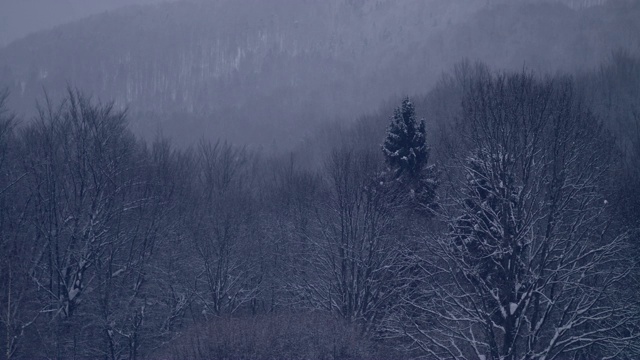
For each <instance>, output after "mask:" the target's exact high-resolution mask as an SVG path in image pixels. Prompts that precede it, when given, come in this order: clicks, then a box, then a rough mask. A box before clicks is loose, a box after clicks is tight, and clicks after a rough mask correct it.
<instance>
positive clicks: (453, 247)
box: [0, 53, 640, 359]
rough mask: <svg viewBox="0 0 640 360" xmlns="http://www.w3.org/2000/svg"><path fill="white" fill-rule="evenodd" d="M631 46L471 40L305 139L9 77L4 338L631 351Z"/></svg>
mask: <svg viewBox="0 0 640 360" xmlns="http://www.w3.org/2000/svg"><path fill="white" fill-rule="evenodd" d="M639 69H640V60H639V59H637V58H634V57H633V56H631V55H629V54H626V53H618V54H616V55H614V56H613V57H612V59H611V60H610V61H609V62H608V63H606V64H604V65H603V66H602V67H601V68H600V69H599V70H597V71H593V72H589V73H583V74H577V75H575V76H560V75H558V76H553V77H551V76H539V75H536V74H532V73H529V72H527V71H523V72H517V73H510V72H506V73H505V72H494V71H490V70H488V69H487V67H485V66H483V65H481V64H475V65H474V64H470V63H468V62H464V63H461V64H459V65H458V66H456V68H455V69H454V71H453V72H452V73H451V74H449V75H443V77H442V80H441V81H440V82H439V83H438V85H437V86H436V87H435V88H434V89H433V90H432V91H431V92H430V93H429V94H428V95H427V96H426V97H423V98H417V99H413V100H412V99H409V98H405V99H403V100H402V102H401V104H400V106H398V107H397V108H396V109H395V110H394V111H392V112H391V114H392V115H391V117H390V118H388V117H387V116H382V117H375V118H369V119H363V120H360V121H359V122H357V123H355V124H354V125H353V126H351V127H350V128H349V129H346V130H344V129H343V130H336V131H335V132H329V134H330V135H327V138H331V142H327V141H323V146H325V149H326V150H323V151H318V152H317V153H316V154H315V155H313V156H311V155H310V154H309V153H310V152H312V151H311V149H308V148H307V149H299V150H296V151H293V152H291V153H290V154H287V155H277V156H267V155H265V154H264V153H261V152H259V151H256V150H251V149H248V148H242V147H237V146H233V145H231V144H228V143H225V142H209V141H205V140H202V141H200V142H199V143H197V144H194V145H193V146H191V147H189V148H186V149H180V148H175V147H172V145H171V142H170V141H169V140H168V139H163V138H158V139H157V140H155V141H153V142H150V143H147V142H145V141H143V140H140V139H138V138H136V137H135V136H134V135H133V134H132V133H131V131H130V130H129V129H128V128H127V116H126V113H124V112H122V111H118V110H116V109H114V107H113V106H112V105H111V104H109V103H106V104H105V103H99V102H96V101H94V100H92V99H90V98H88V97H86V96H84V95H83V94H82V93H81V92H80V91H78V90H75V89H70V90H69V91H68V94H67V96H66V98H65V99H64V101H62V102H59V103H51V102H48V101H45V102H44V103H43V104H41V105H40V106H39V107H38V114H39V115H38V116H37V117H36V118H35V119H33V120H32V121H24V122H19V121H18V120H17V119H16V117H15V116H13V115H12V113H11V112H10V111H9V109H7V107H6V106H5V100H6V98H7V96H9V94H8V93H3V95H2V96H0V253H1V254H2V257H1V259H0V322H1V325H2V326H1V328H0V337H1V339H2V341H1V343H0V349H1V350H2V355H1V357H2V358H5V359H23V358H26V359H31V358H56V359H63V358H64V359H66V358H105V359H136V358H158V357H161V358H179V359H183V358H184V359H186V358H188V359H210V358H269V359H275V358H300V359H302V358H321V359H329V358H333V359H338V358H341V359H346V358H380V359H383V358H412V357H416V358H418V357H424V358H443V359H463V358H464V359H473V358H476V359H564V358H577V359H589V358H620V359H633V358H637V357H638V356H640V327H639V324H640V322H639V320H640V306H639V305H640V302H639V301H640V287H639V285H640V284H638V279H639V278H640V277H639V276H638V275H640V274H638V255H640V254H639V250H640V247H639V245H638V240H637V239H638V229H639V222H638V211H637V209H638V208H637V206H638V205H637V204H640V192H638V191H637V189H638V187H639V186H640V173H639V172H638V166H637V165H638V161H639V160H638V159H640V146H639V144H640V131H638V126H639V125H638V124H639V123H638V121H639V120H640V117H639V116H638V114H640V108H639V106H640V103H638V99H640V97H638V96H637V95H639V94H640V71H638V70H639ZM421 108H424V109H425V113H426V114H427V115H428V119H427V121H425V120H420V119H419V118H418V114H417V112H418V109H421ZM384 126H386V127H387V128H386V133H385V130H384ZM371 128H374V129H375V131H373V130H371ZM309 144H314V143H313V142H310V143H309ZM305 150H306V152H307V153H305ZM309 159H319V160H317V161H316V162H317V163H316V164H310V163H309V161H310V160H309ZM436 163H437V166H436V165H435V164H436Z"/></svg>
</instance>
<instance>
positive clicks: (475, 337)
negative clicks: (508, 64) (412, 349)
mask: <svg viewBox="0 0 640 360" xmlns="http://www.w3.org/2000/svg"><path fill="white" fill-rule="evenodd" d="M466 90H467V91H466V94H465V97H464V102H463V109H462V110H463V112H462V121H461V124H460V128H459V134H461V135H462V136H463V137H464V138H463V140H464V141H463V143H464V146H461V149H460V153H459V154H458V156H456V157H455V159H454V165H453V166H452V170H451V171H454V172H457V173H458V175H459V177H458V178H459V180H458V181H455V182H454V183H452V187H451V188H450V189H449V201H448V203H447V204H446V205H445V206H443V214H442V216H443V218H444V220H445V221H446V222H447V223H448V224H449V229H450V230H449V232H448V233H447V234H444V235H441V236H436V237H433V238H430V239H429V241H428V244H427V245H426V246H427V249H428V253H429V255H428V256H426V257H425V260H424V262H423V263H422V269H423V273H422V278H421V280H422V289H423V290H424V291H423V293H422V296H421V297H419V298H413V299H409V300H410V301H407V311H408V312H410V313H411V315H415V314H420V315H419V316H417V317H416V316H413V317H406V318H404V321H405V322H404V323H403V324H402V326H400V327H399V329H398V331H402V332H403V333H404V334H406V335H407V336H408V337H409V338H411V339H412V340H413V344H414V345H415V346H416V347H418V348H420V349H421V350H422V351H424V353H426V354H429V356H435V357H438V358H470V357H471V358H473V357H475V358H480V359H554V358H566V357H567V356H571V357H578V358H582V357H593V356H594V355H595V354H597V356H598V357H603V358H609V357H616V356H619V355H620V354H630V353H631V354H633V353H636V354H637V351H638V349H637V348H632V347H633V346H634V344H635V340H636V339H637V337H638V333H637V327H636V326H635V321H637V309H635V308H633V307H632V306H630V303H628V302H627V301H628V300H631V299H627V298H626V297H625V293H624V292H621V291H618V290H620V289H621V288H622V287H624V286H625V283H626V281H628V279H629V274H630V271H631V268H632V261H630V260H631V259H629V258H628V257H625V255H624V251H625V241H624V239H625V235H624V234H621V233H620V232H617V231H616V230H615V229H613V228H612V226H610V225H611V218H610V214H609V206H608V200H607V199H606V198H605V197H604V195H603V194H604V192H603V186H604V185H605V184H606V182H607V177H608V176H610V173H609V172H608V170H609V166H610V165H611V163H612V162H613V160H614V159H613V157H612V156H611V155H612V154H613V153H612V150H611V148H612V146H613V143H612V141H610V139H609V138H608V135H607V134H606V133H605V132H604V131H602V129H601V127H600V125H599V124H598V122H597V121H596V119H595V118H594V117H593V116H592V115H591V113H590V112H589V111H588V110H586V109H585V108H584V106H582V104H581V103H580V100H579V99H578V98H577V97H576V96H575V94H574V90H573V86H572V81H571V79H548V80H538V79H537V78H535V77H533V76H531V75H527V74H514V75H488V74H487V75H485V76H479V77H477V78H476V79H475V80H474V81H472V82H470V84H469V86H468V88H467V89H466ZM634 351H635V352H634Z"/></svg>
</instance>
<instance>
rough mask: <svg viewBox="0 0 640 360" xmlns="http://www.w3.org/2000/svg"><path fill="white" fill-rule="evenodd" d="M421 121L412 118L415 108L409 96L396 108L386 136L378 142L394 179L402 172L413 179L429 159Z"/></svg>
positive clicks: (414, 116)
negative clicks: (380, 142) (381, 141)
mask: <svg viewBox="0 0 640 360" xmlns="http://www.w3.org/2000/svg"><path fill="white" fill-rule="evenodd" d="M425 133H426V131H425V126H424V120H420V121H418V120H417V119H416V113H415V108H414V106H413V104H412V103H411V101H410V100H409V98H408V97H407V98H405V99H404V100H403V101H402V106H401V107H399V108H396V109H395V111H394V113H393V117H392V118H391V124H390V125H389V129H388V131H387V138H386V139H385V141H384V144H383V145H382V151H383V153H384V155H385V158H386V161H387V164H388V165H389V167H390V168H391V170H393V172H394V176H395V178H396V179H398V178H399V177H401V176H403V175H404V174H406V175H408V176H410V177H413V178H417V177H418V176H420V173H421V171H422V170H423V168H424V167H425V166H426V164H427V160H429V150H430V149H429V148H428V147H427V144H426V140H425Z"/></svg>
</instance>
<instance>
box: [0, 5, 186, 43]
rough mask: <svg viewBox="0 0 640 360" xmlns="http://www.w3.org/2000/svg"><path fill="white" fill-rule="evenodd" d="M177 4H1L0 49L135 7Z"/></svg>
mask: <svg viewBox="0 0 640 360" xmlns="http://www.w3.org/2000/svg"><path fill="white" fill-rule="evenodd" d="M167 1H176V0H0V47H2V46H5V45H7V44H8V43H10V42H11V41H13V40H16V39H18V38H21V37H23V36H25V35H27V34H29V33H32V32H34V31H38V30H44V29H47V28H51V27H53V26H56V25H60V24H64V23H67V22H70V21H73V20H77V19H80V18H82V17H85V16H88V15H91V14H96V13H100V12H103V11H107V10H113V9H117V8H119V7H122V6H127V5H135V4H149V3H160V2H167Z"/></svg>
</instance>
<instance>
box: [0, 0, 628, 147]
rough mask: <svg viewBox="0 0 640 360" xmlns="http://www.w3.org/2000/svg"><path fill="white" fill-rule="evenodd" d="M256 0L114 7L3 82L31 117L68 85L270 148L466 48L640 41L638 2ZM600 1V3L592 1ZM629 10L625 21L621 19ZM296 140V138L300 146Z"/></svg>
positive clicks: (192, 129)
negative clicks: (42, 102) (44, 99)
mask: <svg viewBox="0 0 640 360" xmlns="http://www.w3.org/2000/svg"><path fill="white" fill-rule="evenodd" d="M571 4H573V5H574V6H568V5H567V4H563V3H537V2H517V3H512V2H505V3H500V2H495V1H492V2H489V3H488V4H485V3H483V2H479V1H471V0H460V1H455V2H451V1H444V0H430V1H423V0H408V1H402V2H397V1H385V0H377V1H365V0H359V1H358V0H332V1H321V2H318V1H300V0H274V1H259V0H244V1H222V0H220V1H201V2H178V3H163V4H158V5H145V6H132V7H126V8H123V9H120V10H117V11H111V12H107V13H102V14H98V15H92V16H90V17H88V18H85V19H82V20H78V21H75V22H73V23H70V24H67V25H63V26H58V27H56V28H54V29H52V30H49V31H42V32H38V33H36V34H33V35H30V36H28V37H26V38H24V39H22V40H19V41H16V42H14V43H12V44H11V45H9V46H7V47H5V48H4V49H2V50H0V83H2V84H4V86H8V87H9V88H10V90H11V93H12V97H11V99H10V101H11V104H15V105H14V106H15V108H16V109H18V110H19V111H20V112H21V113H23V114H26V115H27V116H28V115H29V109H33V104H34V102H35V99H42V97H43V89H44V90H46V91H47V93H48V94H49V96H51V97H53V98H56V97H57V96H58V94H60V93H62V92H63V91H64V89H65V87H66V85H71V86H75V87H79V88H82V89H84V90H85V91H87V92H88V93H90V94H91V95H92V96H94V97H96V98H99V99H102V100H105V101H106V100H114V101H115V102H116V104H117V106H118V107H125V106H126V107H128V108H129V110H130V114H132V115H134V116H132V118H133V122H134V128H135V129H136V131H137V132H138V133H149V132H151V133H157V132H158V131H163V132H166V133H171V134H172V135H173V136H174V137H175V138H177V139H178V141H184V140H193V139H194V138H196V137H199V136H202V135H204V136H205V137H211V138H217V137H223V138H228V139H231V140H232V141H235V142H240V143H257V144H270V143H272V142H273V141H275V139H276V138H279V139H280V140H279V142H280V141H282V140H281V138H282V137H281V136H280V135H279V134H280V133H281V132H282V131H283V130H282V129H287V130H286V131H287V132H288V136H287V140H286V141H285V142H290V141H292V140H293V141H294V142H295V141H296V140H295V139H297V138H299V137H301V136H304V135H305V134H306V133H307V131H308V129H310V128H312V127H313V126H315V124H318V123H321V122H324V121H327V120H335V119H343V120H344V119H351V118H354V117H356V116H358V115H359V114H361V113H363V112H366V110H367V109H371V108H372V105H373V107H374V108H375V105H374V104H379V103H380V102H383V101H385V100H387V99H389V98H391V97H394V96H395V97H397V96H401V95H407V94H416V93H425V92H426V91H428V89H429V88H430V86H432V85H433V83H434V81H435V80H436V79H437V77H438V76H439V74H440V73H441V72H442V71H443V70H447V69H448V68H450V64H452V63H455V62H457V61H460V60H461V59H463V58H469V59H472V60H476V59H477V60H481V61H484V62H486V63H488V64H490V65H491V66H496V67H501V68H510V69H514V68H522V67H527V68H530V69H541V70H544V71H551V72H553V71H558V70H566V69H569V68H574V69H575V68H585V67H589V66H594V65H595V64H597V63H598V62H599V61H601V60H602V59H603V58H604V57H605V56H607V55H608V54H609V53H610V52H611V51H612V50H615V49H617V48H621V47H624V48H627V49H632V50H635V49H638V48H639V47H640V45H639V40H638V37H637V34H638V32H639V31H640V30H639V26H640V25H638V24H639V22H638V21H636V20H637V19H638V13H639V11H640V10H639V9H638V5H637V2H636V3H633V2H624V1H623V2H612V3H608V4H607V5H604V6H598V5H596V6H586V5H585V6H576V5H575V2H571V3H569V5H571ZM587 4H590V3H587ZM613 19H615V22H613ZM288 145H290V144H288Z"/></svg>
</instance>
